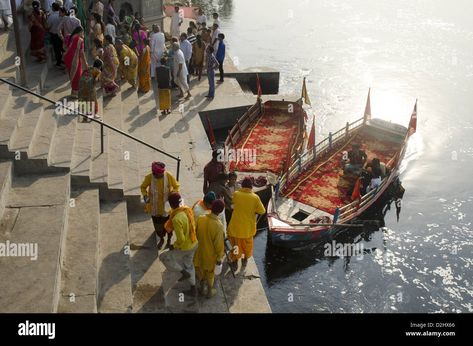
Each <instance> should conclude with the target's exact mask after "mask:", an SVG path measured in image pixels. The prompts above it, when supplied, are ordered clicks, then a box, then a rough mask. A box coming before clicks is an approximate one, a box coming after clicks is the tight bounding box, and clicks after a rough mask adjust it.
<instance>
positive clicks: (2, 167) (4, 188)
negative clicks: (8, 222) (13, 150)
mask: <svg viewBox="0 0 473 346" xmlns="http://www.w3.org/2000/svg"><path fill="white" fill-rule="evenodd" d="M12 174H13V164H12V163H11V161H5V162H0V219H1V218H2V217H3V213H4V211H5V205H6V203H7V201H8V193H9V191H10V187H11V180H12ZM0 227H1V226H0Z"/></svg>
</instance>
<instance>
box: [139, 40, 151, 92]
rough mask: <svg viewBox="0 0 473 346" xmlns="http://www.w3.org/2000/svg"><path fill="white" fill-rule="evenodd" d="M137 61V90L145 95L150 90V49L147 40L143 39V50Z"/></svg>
mask: <svg viewBox="0 0 473 346" xmlns="http://www.w3.org/2000/svg"><path fill="white" fill-rule="evenodd" d="M138 60H139V64H138V81H139V85H138V90H139V91H141V92H143V93H147V92H148V91H149V90H150V89H151V48H150V47H149V40H148V39H147V38H145V39H144V48H143V50H142V52H141V55H140V56H139V58H138Z"/></svg>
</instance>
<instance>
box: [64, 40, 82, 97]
mask: <svg viewBox="0 0 473 346" xmlns="http://www.w3.org/2000/svg"><path fill="white" fill-rule="evenodd" d="M83 54H84V40H83V39H82V38H81V37H80V36H79V35H74V37H73V38H72V40H71V42H70V44H69V47H68V49H67V51H66V53H65V54H64V56H63V59H64V64H65V65H66V68H67V71H68V72H69V78H70V80H71V86H72V93H71V96H75V97H77V96H78V94H79V80H80V77H81V76H82V72H83V69H82V59H81V57H82V56H83Z"/></svg>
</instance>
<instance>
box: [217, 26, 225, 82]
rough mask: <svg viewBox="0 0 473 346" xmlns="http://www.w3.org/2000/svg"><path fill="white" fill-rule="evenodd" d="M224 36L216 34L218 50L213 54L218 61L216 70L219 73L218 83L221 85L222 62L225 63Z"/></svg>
mask: <svg viewBox="0 0 473 346" xmlns="http://www.w3.org/2000/svg"><path fill="white" fill-rule="evenodd" d="M224 40H225V35H224V34H222V33H220V34H218V41H219V43H218V50H217V53H216V54H215V57H216V58H217V61H218V69H219V72H220V80H219V81H218V82H219V83H223V81H224V74H225V73H224V71H223V62H224V61H225V49H226V46H225V41H224Z"/></svg>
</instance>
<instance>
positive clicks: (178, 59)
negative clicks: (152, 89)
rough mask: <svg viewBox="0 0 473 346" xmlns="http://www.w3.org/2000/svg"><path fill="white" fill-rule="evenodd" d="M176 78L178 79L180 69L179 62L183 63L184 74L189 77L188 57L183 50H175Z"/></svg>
mask: <svg viewBox="0 0 473 346" xmlns="http://www.w3.org/2000/svg"><path fill="white" fill-rule="evenodd" d="M173 59H174V78H176V79H177V71H179V64H182V70H181V71H182V76H183V77H186V78H187V75H188V74H189V72H188V71H187V66H186V59H185V58H184V53H183V52H182V50H180V49H179V50H177V51H174V57H173Z"/></svg>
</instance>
